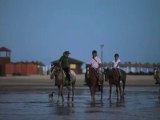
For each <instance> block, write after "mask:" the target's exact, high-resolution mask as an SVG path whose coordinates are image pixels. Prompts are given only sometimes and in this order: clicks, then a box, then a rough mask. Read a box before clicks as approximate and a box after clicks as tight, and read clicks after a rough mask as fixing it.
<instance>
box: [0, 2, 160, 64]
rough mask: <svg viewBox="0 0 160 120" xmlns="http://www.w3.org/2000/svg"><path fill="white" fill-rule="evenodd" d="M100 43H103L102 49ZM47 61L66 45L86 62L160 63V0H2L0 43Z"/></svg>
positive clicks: (21, 57) (14, 56)
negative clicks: (94, 54) (116, 56)
mask: <svg viewBox="0 0 160 120" xmlns="http://www.w3.org/2000/svg"><path fill="white" fill-rule="evenodd" d="M100 45H104V47H103V48H102V49H101V47H100ZM2 46H5V47H7V48H9V49H11V50H12V53H11V60H12V61H13V62H16V61H42V62H43V63H44V64H46V65H48V64H50V62H51V61H53V60H56V59H59V58H60V56H61V55H62V54H63V52H64V51H65V50H69V51H70V52H71V55H70V57H72V58H75V59H78V60H81V61H83V62H85V63H88V62H89V61H90V59H91V57H92V54H91V53H92V50H94V49H95V50H97V52H98V56H99V57H101V51H103V61H104V62H110V61H112V60H113V59H114V54H115V53H119V55H120V59H121V61H122V62H125V61H131V62H142V63H145V62H150V63H158V62H160V0H0V47H2Z"/></svg>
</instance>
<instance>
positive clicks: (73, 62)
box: [51, 57, 84, 74]
mask: <svg viewBox="0 0 160 120" xmlns="http://www.w3.org/2000/svg"><path fill="white" fill-rule="evenodd" d="M58 61H59V60H54V61H52V62H51V64H52V63H53V64H54V63H57V62H58ZM69 63H70V69H71V70H73V71H74V72H75V73H76V74H81V73H82V65H83V63H84V62H82V61H80V60H77V59H74V58H71V57H69Z"/></svg>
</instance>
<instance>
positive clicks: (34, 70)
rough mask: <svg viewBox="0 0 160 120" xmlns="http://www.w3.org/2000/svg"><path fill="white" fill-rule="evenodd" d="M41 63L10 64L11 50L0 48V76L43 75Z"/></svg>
mask: <svg viewBox="0 0 160 120" xmlns="http://www.w3.org/2000/svg"><path fill="white" fill-rule="evenodd" d="M43 68H44V64H43V63H42V62H37V61H32V62H15V63H13V62H11V50H10V49H8V48H6V47H1V48H0V76H5V75H37V74H44V71H43Z"/></svg>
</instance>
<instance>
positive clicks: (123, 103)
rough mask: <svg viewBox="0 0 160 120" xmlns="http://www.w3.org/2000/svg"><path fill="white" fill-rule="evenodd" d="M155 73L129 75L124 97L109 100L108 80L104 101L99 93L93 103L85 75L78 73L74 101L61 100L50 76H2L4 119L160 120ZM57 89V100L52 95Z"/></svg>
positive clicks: (1, 113) (0, 115) (1, 114)
mask: <svg viewBox="0 0 160 120" xmlns="http://www.w3.org/2000/svg"><path fill="white" fill-rule="evenodd" d="M154 83H155V81H154V79H153V76H129V75H128V76H127V86H126V90H125V93H126V95H125V97H124V99H121V100H118V101H117V99H116V94H115V87H113V96H112V100H111V101H108V96H109V94H108V93H109V87H108V82H105V87H104V93H103V100H102V101H101V100H100V93H98V92H97V93H96V101H95V103H94V104H93V103H91V99H90V93H89V89H88V87H87V86H86V85H84V84H85V82H84V75H78V76H77V82H76V89H75V99H74V102H71V101H67V98H66V97H67V92H66V88H64V98H65V101H64V103H63V102H62V101H60V102H59V103H57V99H58V98H57V88H56V87H55V86H54V80H50V79H49V76H7V77H0V120H53V119H54V120H97V119H98V120H117V119H118V120H159V119H160V114H159V111H160V91H159V90H160V86H158V85H155V84H154ZM51 91H55V93H54V95H53V101H52V102H50V101H49V100H48V94H49V93H50V92H51Z"/></svg>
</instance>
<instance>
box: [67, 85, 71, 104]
mask: <svg viewBox="0 0 160 120" xmlns="http://www.w3.org/2000/svg"><path fill="white" fill-rule="evenodd" d="M67 89H68V101H69V99H70V93H71V87H70V86H69V85H67Z"/></svg>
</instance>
